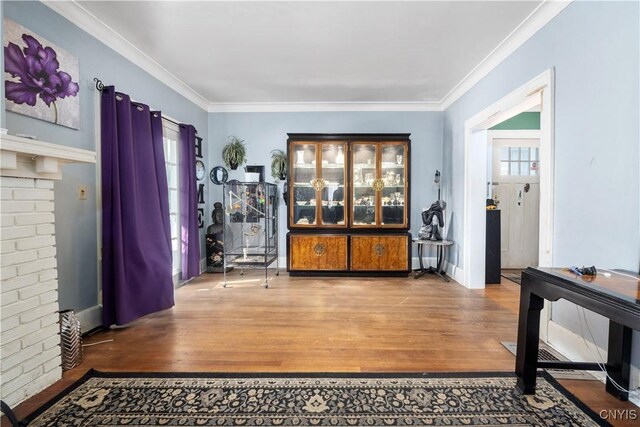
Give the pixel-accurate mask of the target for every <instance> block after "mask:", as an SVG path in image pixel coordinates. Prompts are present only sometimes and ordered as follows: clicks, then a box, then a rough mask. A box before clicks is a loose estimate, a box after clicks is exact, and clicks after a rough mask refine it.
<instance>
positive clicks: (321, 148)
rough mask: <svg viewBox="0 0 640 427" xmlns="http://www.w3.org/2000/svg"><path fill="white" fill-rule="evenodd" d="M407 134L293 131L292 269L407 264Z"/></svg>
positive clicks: (401, 270)
mask: <svg viewBox="0 0 640 427" xmlns="http://www.w3.org/2000/svg"><path fill="white" fill-rule="evenodd" d="M410 142H411V141H410V140H409V134H289V141H288V157H289V162H290V164H289V170H290V174H289V182H288V185H289V198H288V202H289V203H288V206H289V211H288V218H287V224H288V227H289V230H290V232H289V234H288V238H287V255H288V256H287V258H288V266H287V269H288V271H289V272H290V273H293V274H297V273H298V272H302V273H304V274H307V273H309V274H312V273H313V272H325V273H326V272H328V271H330V272H332V273H340V272H344V273H346V272H350V271H359V272H361V273H364V272H367V274H368V273H371V274H374V273H385V274H397V275H401V274H406V273H407V272H408V271H410V255H411V245H410V241H411V240H410V234H409V233H408V230H409V226H410V224H409V218H410V215H409V212H410V210H409V194H410V192H409V184H410V182H409V181H410V171H409V165H410Z"/></svg>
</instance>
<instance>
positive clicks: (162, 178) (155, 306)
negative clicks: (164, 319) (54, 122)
mask: <svg viewBox="0 0 640 427" xmlns="http://www.w3.org/2000/svg"><path fill="white" fill-rule="evenodd" d="M101 127H102V132H101V134H102V160H101V167H102V211H103V212H102V245H103V249H102V300H103V302H102V304H103V310H102V318H103V325H104V326H106V327H108V326H111V325H113V324H116V325H123V324H126V323H130V322H132V321H134V320H136V319H137V318H139V317H141V316H144V315H146V314H149V313H153V312H156V311H159V310H164V309H167V308H169V307H172V306H173V305H174V299H173V281H172V266H171V230H170V226H169V195H168V188H167V172H166V168H165V163H164V150H163V144H162V118H161V115H160V113H159V112H151V111H149V107H148V106H146V105H143V104H138V103H133V102H131V99H130V98H129V96H128V95H125V94H121V93H116V91H115V88H114V87H113V86H109V87H106V88H105V89H104V90H103V91H102V106H101Z"/></svg>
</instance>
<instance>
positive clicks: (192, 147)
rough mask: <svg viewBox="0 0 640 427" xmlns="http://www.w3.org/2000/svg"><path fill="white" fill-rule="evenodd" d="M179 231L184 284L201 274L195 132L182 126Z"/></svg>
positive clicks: (190, 127)
mask: <svg viewBox="0 0 640 427" xmlns="http://www.w3.org/2000/svg"><path fill="white" fill-rule="evenodd" d="M179 152H180V163H179V165H178V170H179V172H178V175H179V176H180V227H181V228H182V231H181V234H182V280H189V279H191V278H192V277H196V276H198V275H199V274H200V241H199V237H200V236H199V234H200V233H199V230H198V194H197V193H198V189H197V187H196V185H197V184H196V129H195V128H194V127H193V126H191V125H180V148H179Z"/></svg>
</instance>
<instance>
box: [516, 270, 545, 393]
mask: <svg viewBox="0 0 640 427" xmlns="http://www.w3.org/2000/svg"><path fill="white" fill-rule="evenodd" d="M531 280H532V279H531V278H530V277H529V276H527V275H526V274H524V275H523V276H522V285H521V287H520V315H519V319H518V347H517V350H516V376H517V377H518V381H517V383H516V389H517V391H519V392H520V393H523V394H534V393H535V389H536V373H537V369H538V340H539V339H540V310H542V307H543V306H544V299H543V298H541V297H539V296H538V295H536V294H534V293H532V292H531V290H530V284H531Z"/></svg>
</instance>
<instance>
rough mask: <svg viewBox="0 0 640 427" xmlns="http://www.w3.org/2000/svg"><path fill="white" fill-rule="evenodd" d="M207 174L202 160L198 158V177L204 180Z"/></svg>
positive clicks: (199, 179)
mask: <svg viewBox="0 0 640 427" xmlns="http://www.w3.org/2000/svg"><path fill="white" fill-rule="evenodd" d="M206 174H207V170H206V168H205V167H204V163H203V162H202V160H196V179H197V180H198V181H202V180H203V179H204V177H205V175H206Z"/></svg>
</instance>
